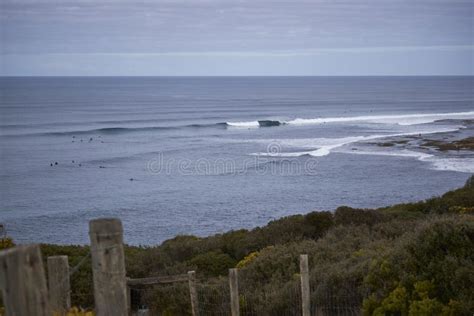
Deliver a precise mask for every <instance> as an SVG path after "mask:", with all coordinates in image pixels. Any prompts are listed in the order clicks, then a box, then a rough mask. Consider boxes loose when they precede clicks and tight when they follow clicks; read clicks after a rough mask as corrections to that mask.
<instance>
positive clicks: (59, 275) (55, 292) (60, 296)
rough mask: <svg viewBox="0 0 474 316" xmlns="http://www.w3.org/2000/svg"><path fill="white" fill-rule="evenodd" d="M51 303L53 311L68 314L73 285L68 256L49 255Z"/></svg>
mask: <svg viewBox="0 0 474 316" xmlns="http://www.w3.org/2000/svg"><path fill="white" fill-rule="evenodd" d="M48 289H49V304H50V306H51V310H52V311H53V313H59V315H63V314H66V312H67V311H68V310H69V309H70V308H71V296H70V293H71V287H70V282H69V262H68V258H67V256H53V257H48Z"/></svg>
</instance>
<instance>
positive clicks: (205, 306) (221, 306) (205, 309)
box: [196, 279, 230, 316]
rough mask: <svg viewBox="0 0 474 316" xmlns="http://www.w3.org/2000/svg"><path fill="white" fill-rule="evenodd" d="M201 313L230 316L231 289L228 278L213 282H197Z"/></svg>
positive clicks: (199, 310)
mask: <svg viewBox="0 0 474 316" xmlns="http://www.w3.org/2000/svg"><path fill="white" fill-rule="evenodd" d="M196 290H197V294H198V295H197V296H198V313H199V315H215V316H224V315H225V316H228V315H229V311H230V289H229V283H228V281H227V280H226V279H220V280H218V281H217V282H213V283H201V282H198V283H197V284H196Z"/></svg>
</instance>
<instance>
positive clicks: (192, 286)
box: [188, 271, 199, 316]
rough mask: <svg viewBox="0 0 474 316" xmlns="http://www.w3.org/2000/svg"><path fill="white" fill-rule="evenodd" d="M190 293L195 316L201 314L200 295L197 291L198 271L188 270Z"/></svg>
mask: <svg viewBox="0 0 474 316" xmlns="http://www.w3.org/2000/svg"><path fill="white" fill-rule="evenodd" d="M188 283H189V295H190V297H191V312H192V315H193V316H198V315H199V308H198V296H197V291H196V272H195V271H188Z"/></svg>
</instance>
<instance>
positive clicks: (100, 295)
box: [89, 218, 127, 316]
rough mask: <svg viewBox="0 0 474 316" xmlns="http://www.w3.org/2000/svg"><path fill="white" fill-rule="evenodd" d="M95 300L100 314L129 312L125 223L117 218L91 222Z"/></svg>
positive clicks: (97, 312)
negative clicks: (124, 247)
mask: <svg viewBox="0 0 474 316" xmlns="http://www.w3.org/2000/svg"><path fill="white" fill-rule="evenodd" d="M89 235H90V239H91V256H92V273H93V280H94V301H95V311H96V315H97V316H109V315H114V316H126V315H127V282H126V277H125V256H124V252H123V228H122V222H121V221H120V220H119V219H117V218H102V219H95V220H92V221H90V222H89Z"/></svg>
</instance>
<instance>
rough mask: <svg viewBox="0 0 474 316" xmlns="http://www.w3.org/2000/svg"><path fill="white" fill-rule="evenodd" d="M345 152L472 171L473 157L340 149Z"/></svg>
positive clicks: (409, 151)
mask: <svg viewBox="0 0 474 316" xmlns="http://www.w3.org/2000/svg"><path fill="white" fill-rule="evenodd" d="M341 153H345V154H355V155H372V156H392V157H407V158H415V159H418V160H420V161H424V162H427V163H429V164H430V168H431V169H433V170H441V171H443V170H444V171H457V172H466V173H474V158H470V157H465V158H445V157H437V156H434V155H430V154H426V153H423V152H418V151H412V150H406V149H403V150H398V151H361V150H356V151H341Z"/></svg>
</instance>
